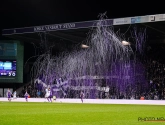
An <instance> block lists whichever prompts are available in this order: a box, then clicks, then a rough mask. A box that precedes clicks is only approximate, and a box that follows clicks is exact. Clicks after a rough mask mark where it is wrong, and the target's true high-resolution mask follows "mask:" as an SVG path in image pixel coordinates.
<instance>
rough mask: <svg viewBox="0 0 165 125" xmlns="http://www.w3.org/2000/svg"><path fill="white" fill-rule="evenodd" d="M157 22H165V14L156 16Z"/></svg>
mask: <svg viewBox="0 0 165 125" xmlns="http://www.w3.org/2000/svg"><path fill="white" fill-rule="evenodd" d="M156 21H165V14H158V15H157V16H156Z"/></svg>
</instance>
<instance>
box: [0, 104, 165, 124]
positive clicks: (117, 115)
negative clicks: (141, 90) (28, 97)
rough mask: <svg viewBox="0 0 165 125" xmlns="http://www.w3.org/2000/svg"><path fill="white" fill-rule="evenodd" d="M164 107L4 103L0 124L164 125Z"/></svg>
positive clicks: (0, 108)
mask: <svg viewBox="0 0 165 125" xmlns="http://www.w3.org/2000/svg"><path fill="white" fill-rule="evenodd" d="M164 118H165V106H163V105H126V104H123V105H121V104H82V103H80V104H74V103H48V102H43V103H42V102H0V125H161V124H162V125H163V124H165V121H164V120H165V119H164Z"/></svg>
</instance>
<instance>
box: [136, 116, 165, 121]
mask: <svg viewBox="0 0 165 125" xmlns="http://www.w3.org/2000/svg"><path fill="white" fill-rule="evenodd" d="M138 121H143V122H144V121H165V117H138Z"/></svg>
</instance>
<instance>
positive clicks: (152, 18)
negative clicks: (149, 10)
mask: <svg viewBox="0 0 165 125" xmlns="http://www.w3.org/2000/svg"><path fill="white" fill-rule="evenodd" d="M155 21H156V15H150V16H149V18H148V22H155Z"/></svg>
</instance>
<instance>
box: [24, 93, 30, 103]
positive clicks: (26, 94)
mask: <svg viewBox="0 0 165 125" xmlns="http://www.w3.org/2000/svg"><path fill="white" fill-rule="evenodd" d="M24 96H25V100H26V101H27V102H28V96H29V94H28V93H27V91H26V93H25V95H24Z"/></svg>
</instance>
